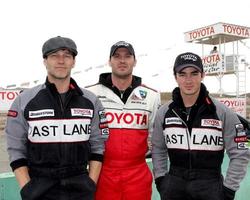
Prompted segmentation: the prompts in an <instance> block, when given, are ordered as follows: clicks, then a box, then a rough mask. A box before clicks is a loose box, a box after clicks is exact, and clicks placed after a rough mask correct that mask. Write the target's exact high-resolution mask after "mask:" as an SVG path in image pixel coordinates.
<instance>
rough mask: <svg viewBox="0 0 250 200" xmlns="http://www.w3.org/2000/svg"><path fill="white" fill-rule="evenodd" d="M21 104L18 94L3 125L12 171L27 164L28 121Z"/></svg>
mask: <svg viewBox="0 0 250 200" xmlns="http://www.w3.org/2000/svg"><path fill="white" fill-rule="evenodd" d="M21 106H22V105H21V97H20V96H18V97H17V98H16V99H15V100H14V102H13V104H12V105H11V108H10V110H9V111H8V114H7V123H6V127H5V134H6V141H7V151H8V154H9V160H10V166H11V168H12V170H13V171H14V170H15V169H17V168H19V167H22V166H27V157H26V155H27V147H26V143H27V134H28V123H27V122H26V120H25V118H24V115H23V110H22V108H21Z"/></svg>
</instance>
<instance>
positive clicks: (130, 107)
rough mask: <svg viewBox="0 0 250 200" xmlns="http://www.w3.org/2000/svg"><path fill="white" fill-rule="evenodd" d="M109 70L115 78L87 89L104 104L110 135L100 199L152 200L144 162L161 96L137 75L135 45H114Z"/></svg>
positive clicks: (103, 78)
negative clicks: (134, 71)
mask: <svg viewBox="0 0 250 200" xmlns="http://www.w3.org/2000/svg"><path fill="white" fill-rule="evenodd" d="M109 65H110V67H111V71H112V72H111V73H103V74H101V75H100V77H99V82H98V83H97V84H95V85H93V86H90V87H88V89H89V90H91V91H93V92H94V93H95V94H96V95H98V97H99V99H100V100H101V102H102V104H103V106H104V108H105V111H106V116H107V121H108V125H109V130H110V137H109V139H108V140H107V142H106V145H105V154H104V161H103V167H102V171H101V174H100V178H99V181H98V184H97V191H96V196H95V199H96V200H111V199H112V200H125V199H131V200H151V193H152V174H151V171H150V170H149V168H148V166H147V163H146V161H145V157H146V153H147V152H148V150H149V149H150V148H151V143H150V139H151V133H152V130H153V120H154V117H155V113H156V110H157V108H158V107H159V104H160V95H159V93H158V92H157V91H155V90H153V89H151V88H149V87H147V86H145V85H143V84H142V80H141V78H140V77H138V76H134V75H132V73H133V69H134V67H135V65H136V56H135V51H134V48H133V46H132V45H131V44H130V43H128V42H125V41H119V42H117V43H115V44H114V45H112V47H111V49H110V56H109ZM148 144H149V145H148Z"/></svg>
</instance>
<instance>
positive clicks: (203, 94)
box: [170, 83, 216, 110]
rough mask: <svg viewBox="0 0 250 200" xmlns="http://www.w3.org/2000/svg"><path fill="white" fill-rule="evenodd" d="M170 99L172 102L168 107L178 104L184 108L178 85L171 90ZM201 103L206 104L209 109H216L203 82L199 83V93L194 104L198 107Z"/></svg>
mask: <svg viewBox="0 0 250 200" xmlns="http://www.w3.org/2000/svg"><path fill="white" fill-rule="evenodd" d="M172 99H173V102H172V103H171V104H170V107H172V108H173V107H176V106H178V107H180V108H181V109H185V106H184V103H183V100H182V97H181V93H180V88H179V87H176V88H175V89H174V90H173V92H172ZM202 104H205V105H207V106H208V107H209V108H210V109H211V110H215V109H216V108H215V105H214V104H213V103H212V100H211V98H210V96H209V92H208V90H207V88H206V86H205V85H204V84H203V83H201V89H200V93H199V96H198V98H197V100H196V103H195V104H194V105H195V106H198V107H200V106H201V105H202Z"/></svg>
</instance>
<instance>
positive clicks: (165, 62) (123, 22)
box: [0, 0, 250, 91]
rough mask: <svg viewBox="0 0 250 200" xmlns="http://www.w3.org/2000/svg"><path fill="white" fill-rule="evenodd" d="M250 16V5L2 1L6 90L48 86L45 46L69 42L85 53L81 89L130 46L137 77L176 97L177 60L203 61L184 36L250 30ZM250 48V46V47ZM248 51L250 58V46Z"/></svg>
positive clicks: (0, 76) (240, 0) (245, 0)
mask: <svg viewBox="0 0 250 200" xmlns="http://www.w3.org/2000/svg"><path fill="white" fill-rule="evenodd" d="M249 9H250V1H249V0H237V1H234V2H232V1H231V2H230V1H228V0H219V1H218V0H209V1H198V0H189V1H183V0H174V1H167V0H144V1H141V0H126V1H121V0H71V1H69V0H6V1H1V2H0V22H1V23H0V26H1V33H0V36H1V37H0V44H1V47H0V55H1V66H0V69H1V72H0V87H1V86H6V85H9V84H19V83H22V82H26V81H31V82H32V81H34V80H42V81H44V80H45V76H46V70H45V67H44V66H43V60H42V54H41V48H42V45H43V43H44V42H45V41H46V40H47V39H48V38H51V37H54V36H58V35H61V36H65V37H70V38H72V39H73V40H74V41H75V42H76V44H77V46H78V51H79V55H78V56H77V63H76V66H75V69H74V71H73V74H72V76H73V77H74V78H75V79H77V81H79V82H80V85H81V86H85V85H89V84H92V83H95V82H96V81H97V79H98V75H99V73H100V72H103V71H108V70H109V67H108V66H104V67H103V65H105V63H107V60H108V56H109V50H110V47H111V45H112V44H113V43H115V42H117V41H119V40H126V41H128V42H130V43H132V44H133V45H134V48H135V51H136V54H137V58H138V64H137V66H136V68H135V74H136V75H139V76H142V77H143V79H144V82H145V83H147V84H148V85H150V84H151V85H152V86H153V87H155V88H156V89H159V90H161V91H165V90H166V91H171V90H172V89H173V88H174V86H175V81H174V79H173V76H172V65H173V62H174V59H175V56H176V55H177V54H179V53H182V52H184V51H194V52H196V53H199V54H201V47H200V46H199V45H197V44H187V43H185V42H184V34H183V33H184V32H186V31H191V30H193V29H196V28H200V27H203V26H207V25H211V24H214V23H217V22H225V23H230V24H236V25H241V26H248V27H249V26H250V21H249V19H250V10H249ZM246 44H247V45H248V46H250V42H249V40H246ZM240 51H242V52H244V54H247V56H248V55H250V50H249V49H247V48H246V47H244V46H242V47H240ZM249 57H250V56H249ZM77 72H81V73H77ZM212 82H213V83H215V82H216V81H212ZM217 85H218V84H217V83H216V84H215V86H214V85H211V84H210V83H209V85H208V88H209V89H210V90H217V88H216V87H217ZM248 85H250V84H248ZM249 90H250V88H249Z"/></svg>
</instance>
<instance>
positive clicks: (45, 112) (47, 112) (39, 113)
mask: <svg viewBox="0 0 250 200" xmlns="http://www.w3.org/2000/svg"><path fill="white" fill-rule="evenodd" d="M49 116H50V117H51V116H55V111H54V109H42V110H35V111H29V118H39V117H49Z"/></svg>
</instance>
